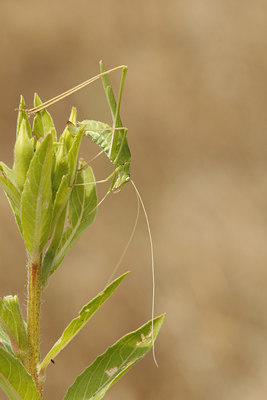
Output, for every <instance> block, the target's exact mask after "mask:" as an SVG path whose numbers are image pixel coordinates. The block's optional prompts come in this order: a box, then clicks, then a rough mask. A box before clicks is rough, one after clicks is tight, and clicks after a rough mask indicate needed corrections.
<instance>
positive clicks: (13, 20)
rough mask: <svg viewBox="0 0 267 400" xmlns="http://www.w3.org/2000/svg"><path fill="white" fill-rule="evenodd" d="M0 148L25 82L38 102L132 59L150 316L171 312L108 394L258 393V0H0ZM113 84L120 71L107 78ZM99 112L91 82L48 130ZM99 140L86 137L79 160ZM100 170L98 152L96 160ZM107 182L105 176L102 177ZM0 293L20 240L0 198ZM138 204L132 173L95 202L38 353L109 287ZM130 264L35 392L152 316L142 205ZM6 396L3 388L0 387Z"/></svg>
mask: <svg viewBox="0 0 267 400" xmlns="http://www.w3.org/2000/svg"><path fill="white" fill-rule="evenodd" d="M0 13H1V27H0V30H1V35H0V48H1V64H0V85H1V91H0V104H1V107H0V114H1V118H0V135H1V136H0V153H1V154H0V155H1V157H0V159H1V160H3V161H4V162H6V163H7V164H8V165H10V166H11V165H12V163H13V154H12V147H13V144H14V139H15V126H16V113H15V112H14V108H15V107H16V106H17V105H18V101H19V95H20V94H21V93H22V94H23V95H24V96H25V98H26V102H27V105H28V106H31V104H32V97H33V93H34V91H37V92H38V93H39V95H40V96H41V98H42V99H43V100H47V99H49V98H51V97H52V96H54V95H56V94H58V93H61V92H62V91H64V90H66V89H68V88H70V87H72V86H74V85H76V84H78V83H80V82H82V81H83V80H85V79H87V78H89V77H91V76H93V75H95V74H96V73H98V61H99V60H100V59H103V60H104V61H105V64H106V66H107V67H108V68H111V67H114V66H116V65H119V64H127V65H128V67H129V72H128V75H127V80H126V85H125V90H124V95H123V105H122V118H123V123H124V125H126V126H127V127H128V128H129V135H128V138H129V143H130V146H131V150H132V178H133V180H134V181H135V183H136V184H137V186H138V188H139V190H140V192H141V194H142V196H143V200H144V202H145V204H146V207H147V210H148V213H149V217H150V222H151V228H152V231H153V237H154V246H155V258H156V291H157V294H156V314H159V313H162V312H167V318H166V321H165V324H164V326H163V328H162V331H161V333H160V335H159V338H158V340H157V345H156V353H157V359H158V363H159V368H158V369H157V368H156V367H155V365H154V363H153V360H152V357H151V354H150V355H148V356H147V357H146V358H145V359H144V360H143V361H142V362H141V363H140V364H138V365H137V366H136V367H135V368H134V369H133V370H132V371H131V372H129V373H128V374H127V375H125V377H124V378H123V379H122V380H121V382H120V383H117V384H116V385H115V386H114V387H113V388H112V389H111V390H110V391H109V392H108V394H107V395H106V398H107V399H110V400H115V399H116V400H120V399H123V400H125V399H127V400H143V399H146V400H149V399H151V400H152V399H153V400H157V399H186V400H202V399H203V400H224V399H227V400H241V399H242V400H252V399H253V400H263V399H266V393H267V326H266V315H267V295H266V290H267V162H266V157H267V147H266V146H267V113H266V97H267V75H266V73H267V51H266V45H267V18H266V15H267V14H266V13H267V3H266V2H265V1H261V0H254V1H253V2H249V1H244V0H243V1H241V0H236V1H230V0H224V1H223V0H203V1H193V0H186V1H185V0H184V1H182V0H181V1H178V0H176V1H175V0H166V1H165V2H163V1H140V0H136V1H134V2H133V1H128V0H125V1H118V0H115V1H114V0H102V1H99V2H96V1H80V0H77V1H75V2H74V1H69V0H65V1H64V2H63V1H51V0H47V1H45V2H40V1H39V2H36V1H31V0H30V1H24V2H22V1H14V0H10V1H3V0H2V1H1V2H0ZM111 79H112V82H113V84H114V86H115V87H118V83H119V73H115V74H114V75H113V76H112V77H111ZM72 105H76V106H77V107H78V111H79V119H80V120H81V119H83V118H86V117H87V118H91V119H100V120H103V121H107V122H110V115H109V110H108V106H107V104H106V100H105V96H104V94H103V89H102V86H101V82H97V83H94V84H92V85H91V86H90V87H87V88H86V89H83V90H82V91H81V92H79V93H78V94H76V95H73V96H72V97H71V98H68V99H66V100H64V101H62V102H61V103H60V104H57V105H56V106H53V108H52V107H51V109H50V112H51V113H52V115H53V117H54V120H55V122H56V124H57V127H58V131H61V130H62V129H63V127H64V124H65V122H66V121H67V119H68V115H69V112H70V108H71V106H72ZM96 152H97V149H96V148H95V147H94V146H93V145H90V146H89V143H88V141H87V142H86V140H84V150H83V155H84V156H85V157H86V158H87V159H88V160H89V159H90V158H91V157H92V156H93V155H95V154H96ZM93 167H94V170H95V174H96V176H97V178H98V179H101V178H103V177H105V176H107V174H108V171H109V170H110V169H109V167H110V166H109V164H108V163H107V161H106V160H105V159H104V158H99V159H98V160H96V161H95V162H94V163H93ZM99 190H100V193H103V190H104V188H102V187H101V188H99ZM0 201H1V207H0V212H1V215H0V220H1V230H0V243H1V256H0V257H1V260H0V262H1V263H0V295H1V296H4V295H7V294H15V293H18V294H19V297H20V301H21V304H23V305H25V304H26V271H25V266H24V263H25V252H24V247H23V243H22V240H21V238H20V236H19V233H18V230H17V228H16V226H15V223H14V221H13V218H12V217H11V212H10V210H9V205H8V203H7V201H6V199H5V197H4V195H3V194H2V193H1V197H0ZM135 213H136V200H135V194H134V191H133V189H132V187H131V185H128V186H125V187H124V188H123V190H122V191H121V192H120V193H119V194H117V195H113V196H111V197H110V198H109V199H107V201H106V202H105V203H104V204H103V205H102V206H101V208H100V210H99V214H98V217H97V220H96V222H95V224H94V225H93V226H92V227H91V228H90V229H89V230H88V231H87V232H86V234H84V235H83V236H82V237H81V239H80V240H79V241H78V244H77V245H76V246H75V248H73V250H72V251H71V252H70V253H69V255H68V256H67V258H66V259H65V260H64V262H63V264H62V265H61V267H60V268H59V270H58V271H57V272H56V273H55V275H54V277H53V279H51V282H50V284H49V286H48V288H47V289H46V291H45V293H44V296H43V310H42V324H41V325H42V327H41V328H42V335H41V342H42V355H45V353H46V352H47V351H48V350H49V348H50V347H51V346H52V344H53V343H54V341H55V340H57V339H58V337H59V336H60V334H61V332H62V330H63V329H64V327H65V326H66V325H67V324H68V322H69V321H70V320H71V319H72V318H73V317H75V316H76V315H77V312H78V311H79V310H80V308H81V307H82V306H83V304H85V303H86V302H87V301H88V300H89V299H91V298H92V297H93V296H95V295H96V294H97V293H98V292H99V291H100V290H102V288H103V287H104V285H105V283H106V281H107V279H108V277H109V275H110V273H111V271H112V269H113V268H114V266H115V264H116V262H117V260H118V258H119V257H120V255H121V252H122V251H123V248H124V245H125V243H126V242H127V239H128V237H129V234H130V231H131V229H132V226H133V222H134V218H135ZM128 269H130V270H131V271H132V273H131V274H130V276H128V278H127V279H126V281H124V283H123V284H122V286H121V287H120V288H119V289H118V290H117V292H116V293H115V294H114V295H113V297H112V298H111V299H110V300H109V302H107V303H106V304H105V306H103V308H102V309H101V310H100V311H99V312H98V313H97V314H96V316H95V317H94V318H93V320H92V321H91V323H89V325H88V326H87V327H86V328H85V329H84V330H83V331H82V333H81V334H80V336H79V338H77V339H76V340H74V341H73V342H72V344H71V345H70V346H69V348H68V349H66V350H65V351H64V352H63V353H62V354H61V355H60V356H59V357H58V358H57V359H56V364H55V365H52V364H51V366H50V367H49V368H48V371H47V386H46V391H45V398H46V399H49V400H54V399H55V400H56V399H61V398H63V395H64V393H65V392H66V389H67V387H68V386H69V385H70V384H71V383H72V382H73V380H74V378H75V377H76V375H77V374H79V373H81V371H82V370H83V369H84V368H85V367H86V366H87V365H88V364H89V363H91V362H92V361H93V360H94V358H95V357H96V356H97V355H98V354H100V353H102V352H103V351H104V350H105V348H106V347H107V346H108V345H111V344H112V343H113V342H114V341H116V340H117V339H118V338H119V337H120V336H122V335H123V334H125V333H126V332H128V331H130V330H133V329H135V328H136V327H138V326H140V325H141V324H143V323H144V322H145V321H147V320H148V319H149V318H150V313H151V311H150V309H151V286H152V282H151V270H150V254H149V242H148V236H147V231H146V226H145V223H144V218H143V217H142V218H141V219H140V223H139V225H138V229H137V232H136V235H135V238H134V240H133V243H132V245H131V247H130V249H129V251H128V253H127V256H126V257H125V259H124V260H123V263H122V265H121V267H120V270H119V272H118V273H122V272H124V271H126V270H128ZM0 398H1V399H4V398H5V397H4V395H3V394H2V393H1V396H0Z"/></svg>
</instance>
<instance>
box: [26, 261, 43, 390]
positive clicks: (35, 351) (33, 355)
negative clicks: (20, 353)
mask: <svg viewBox="0 0 267 400" xmlns="http://www.w3.org/2000/svg"><path fill="white" fill-rule="evenodd" d="M40 278H41V263H40V262H39V263H35V264H31V263H30V264H29V266H28V341H29V373H30V374H31V375H32V377H33V379H34V381H35V383H36V386H37V389H38V390H39V392H40V395H41V396H42V382H41V381H40V380H39V377H38V372H37V365H38V362H39V349H40V347H39V346H40V344H39V333H40V306H41V280H40Z"/></svg>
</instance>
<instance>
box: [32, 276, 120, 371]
mask: <svg viewBox="0 0 267 400" xmlns="http://www.w3.org/2000/svg"><path fill="white" fill-rule="evenodd" d="M127 274H128V272H126V273H125V274H123V275H121V276H120V277H119V278H117V279H115V280H114V281H113V282H112V283H111V284H110V285H108V286H107V287H106V288H105V289H104V290H103V291H102V292H100V293H99V294H98V295H97V296H96V297H95V298H94V299H93V300H91V301H90V302H89V303H88V304H86V305H85V306H84V307H83V308H82V309H81V311H80V313H79V316H78V317H77V318H75V319H74V320H72V321H71V323H70V324H69V325H68V326H67V328H66V329H65V330H64V332H63V334H62V336H61V337H60V338H59V340H58V341H57V342H56V343H55V344H54V346H53V347H52V349H51V350H50V351H49V353H48V354H47V355H46V356H45V358H44V360H43V361H42V363H41V365H40V368H39V369H40V371H41V370H44V369H45V368H46V367H47V366H48V364H50V361H51V359H54V358H55V357H56V356H57V355H58V354H59V353H60V352H61V351H62V350H63V349H64V348H65V347H66V346H67V345H68V344H69V342H70V341H71V340H72V339H73V338H74V337H75V336H76V335H77V334H78V332H80V330H81V329H82V328H83V327H84V325H85V324H86V323H87V322H88V321H89V319H90V318H91V317H92V316H93V315H94V314H95V312H96V311H97V310H98V309H99V308H100V306H101V305H102V304H103V303H104V302H105V301H106V300H107V299H108V298H109V296H110V295H111V294H112V293H113V292H114V290H115V289H116V288H117V287H118V286H119V284H120V283H121V282H122V280H123V279H124V278H125V276H126V275H127Z"/></svg>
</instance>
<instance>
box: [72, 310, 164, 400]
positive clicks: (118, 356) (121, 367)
mask: <svg viewBox="0 0 267 400" xmlns="http://www.w3.org/2000/svg"><path fill="white" fill-rule="evenodd" d="M164 317H165V315H161V316H159V317H157V318H155V319H154V320H153V335H152V321H149V322H148V323H146V324H145V325H143V326H142V327H141V328H139V329H138V330H136V331H134V332H131V333H129V334H128V335H126V336H124V337H123V338H121V339H120V340H119V341H118V342H117V343H115V344H114V345H113V346H111V347H110V348H109V349H108V350H107V351H106V352H105V353H104V354H102V355H101V356H99V357H97V359H96V360H95V361H94V362H93V363H92V364H91V365H90V366H89V367H88V368H87V369H85V371H84V372H83V373H82V374H81V375H80V376H78V378H77V379H76V381H75V382H74V384H73V385H72V386H71V387H70V388H69V389H68V392H67V394H66V396H65V397H64V400H90V399H94V400H100V399H102V398H103V397H104V395H105V394H106V392H107V390H108V389H109V388H110V387H111V386H112V385H113V384H114V383H115V382H116V381H117V380H118V379H119V378H120V377H121V376H122V375H124V374H125V372H127V371H128V370H129V369H130V368H131V367H132V366H133V365H134V364H136V363H137V362H138V361H139V360H141V358H143V357H144V355H145V354H146V353H147V352H148V351H149V350H150V349H151V347H152V345H153V340H152V337H153V338H154V340H155V339H156V336H157V334H158V332H159V329H160V327H161V325H162V323H163V320H164ZM126 397H127V396H126Z"/></svg>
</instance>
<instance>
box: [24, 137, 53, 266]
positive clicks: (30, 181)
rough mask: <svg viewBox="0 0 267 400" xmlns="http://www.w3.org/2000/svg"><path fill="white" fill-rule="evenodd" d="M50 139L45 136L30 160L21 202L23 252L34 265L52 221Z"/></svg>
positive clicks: (47, 235) (45, 240) (46, 238)
mask: <svg viewBox="0 0 267 400" xmlns="http://www.w3.org/2000/svg"><path fill="white" fill-rule="evenodd" d="M51 168H52V136H51V134H48V135H46V137H45V138H44V139H43V141H42V142H41V144H40V145H39V146H38V148H37V150H36V152H35V153H34V156H33V158H32V161H31V164H30V167H29V170H28V173H27V178H26V181H25V184H24V189H23V193H22V199H21V222H22V227H23V237H24V241H25V245H26V248H27V250H28V252H29V254H30V255H31V258H32V262H37V261H38V257H39V254H40V253H41V251H42V249H43V247H44V246H45V244H46V242H47V240H48V237H49V234H50V225H51V218H52V189H51Z"/></svg>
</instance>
